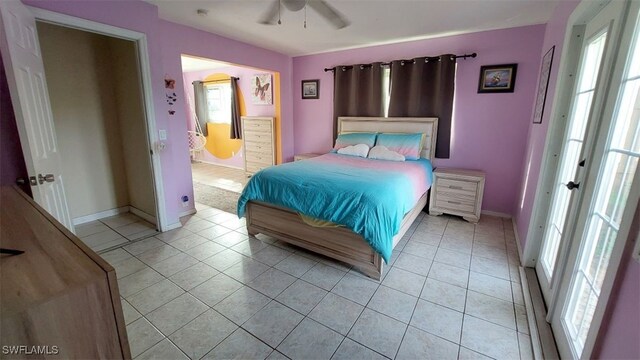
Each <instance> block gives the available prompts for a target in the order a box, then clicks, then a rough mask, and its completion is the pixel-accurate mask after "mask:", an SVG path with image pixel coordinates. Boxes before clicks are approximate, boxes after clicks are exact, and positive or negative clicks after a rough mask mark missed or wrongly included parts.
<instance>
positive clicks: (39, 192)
mask: <svg viewBox="0 0 640 360" xmlns="http://www.w3.org/2000/svg"><path fill="white" fill-rule="evenodd" d="M0 15H1V16H0V22H1V27H0V28H2V29H3V31H2V32H3V34H4V35H0V50H1V51H2V58H3V62H4V64H5V69H6V73H7V80H8V83H9V91H10V93H11V100H12V102H13V108H14V112H15V115H16V122H17V125H18V132H19V134H20V142H21V144H22V150H23V153H24V157H25V162H26V165H27V171H28V173H29V177H30V180H31V191H32V192H33V198H34V200H35V201H36V202H37V203H38V204H40V206H42V207H43V208H44V209H45V210H47V211H48V212H49V213H50V214H51V215H53V217H54V218H56V219H57V220H58V221H60V222H61V223H62V224H63V225H64V226H66V227H67V228H68V229H69V230H71V231H73V223H72V221H71V217H70V215H69V209H68V207H67V198H66V195H65V192H64V176H63V174H62V166H61V159H60V152H59V149H58V144H57V141H56V133H55V128H54V124H53V115H52V112H51V105H50V104H49V94H48V91H47V83H46V78H45V74H44V65H43V62H42V54H41V52H40V44H39V43H38V34H37V31H36V21H35V17H34V16H33V14H31V12H30V11H29V10H28V9H27V8H26V7H25V6H24V5H23V4H22V3H21V2H20V1H17V0H2V1H0Z"/></svg>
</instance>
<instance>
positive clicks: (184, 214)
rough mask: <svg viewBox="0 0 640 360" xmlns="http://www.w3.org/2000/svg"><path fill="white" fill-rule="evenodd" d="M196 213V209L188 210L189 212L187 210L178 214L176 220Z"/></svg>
mask: <svg viewBox="0 0 640 360" xmlns="http://www.w3.org/2000/svg"><path fill="white" fill-rule="evenodd" d="M196 212H198V211H197V210H196V209H189V210H187V211H183V212H181V213H179V214H178V218H181V217H183V216H189V215H193V214H195V213H196Z"/></svg>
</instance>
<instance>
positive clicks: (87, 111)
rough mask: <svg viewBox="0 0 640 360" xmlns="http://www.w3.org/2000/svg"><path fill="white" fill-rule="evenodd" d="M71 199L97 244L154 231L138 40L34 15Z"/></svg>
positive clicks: (77, 223)
mask: <svg viewBox="0 0 640 360" xmlns="http://www.w3.org/2000/svg"><path fill="white" fill-rule="evenodd" d="M36 27H37V31H38V38H39V42H40V49H41V51H42V58H43V63H44V67H45V75H46V79H47V87H48V92H49V99H50V103H51V110H52V113H53V124H54V127H55V133H56V137H57V144H58V147H59V151H60V154H61V156H62V159H63V162H62V172H63V173H64V174H65V176H66V183H65V192H66V194H67V204H68V207H69V213H70V215H71V218H72V221H73V225H74V227H75V232H76V235H78V236H79V237H80V238H81V239H82V240H83V241H84V242H85V243H86V244H87V245H89V246H90V247H91V248H92V249H94V250H96V251H101V250H106V249H109V248H112V247H115V246H119V245H123V244H125V243H127V242H129V241H134V240H139V239H143V238H146V237H149V236H153V235H155V234H156V232H157V230H156V225H155V224H156V223H157V216H156V207H157V204H156V199H155V194H154V187H153V180H152V179H153V175H152V170H151V166H152V165H151V161H150V158H149V142H148V139H147V136H146V123H145V116H144V108H143V103H142V98H143V94H142V91H141V85H140V73H139V69H138V67H137V66H131V65H132V64H134V65H135V64H136V63H137V59H136V44H135V42H133V41H129V40H124V39H118V38H114V37H109V36H106V35H102V34H96V33H92V32H87V31H82V30H77V29H72V28H69V27H64V26H60V25H55V24H50V23H46V22H42V21H37V22H36Z"/></svg>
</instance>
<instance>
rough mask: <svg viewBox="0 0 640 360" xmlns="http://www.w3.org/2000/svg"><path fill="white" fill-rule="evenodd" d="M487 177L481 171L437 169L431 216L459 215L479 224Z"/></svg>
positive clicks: (434, 173) (432, 192)
mask: <svg viewBox="0 0 640 360" xmlns="http://www.w3.org/2000/svg"><path fill="white" fill-rule="evenodd" d="M484 178H485V175H484V173H483V172H481V171H477V170H466V169H453V168H437V169H436V170H434V171H433V185H432V186H431V198H430V199H429V214H431V215H442V214H443V213H447V214H452V215H459V216H462V218H463V219H465V220H467V221H469V222H472V223H477V222H478V220H480V210H481V206H482V195H483V193H484Z"/></svg>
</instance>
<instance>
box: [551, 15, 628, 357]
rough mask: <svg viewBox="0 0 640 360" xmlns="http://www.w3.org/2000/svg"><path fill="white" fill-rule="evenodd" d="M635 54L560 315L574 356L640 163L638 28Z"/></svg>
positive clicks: (586, 328) (583, 337)
mask: <svg viewBox="0 0 640 360" xmlns="http://www.w3.org/2000/svg"><path fill="white" fill-rule="evenodd" d="M639 21H640V19H639ZM631 53H632V55H631V59H630V61H628V62H627V69H626V71H625V74H626V75H625V77H624V78H623V80H622V82H621V85H620V92H619V93H620V94H621V96H619V98H618V100H617V104H616V110H615V113H614V116H613V121H612V123H611V126H610V127H609V128H607V129H604V130H603V131H608V142H607V145H606V146H605V151H604V157H603V161H602V165H601V166H600V167H599V169H598V174H597V183H596V186H595V193H594V194H593V197H592V199H593V200H592V203H591V204H590V206H589V213H588V216H587V220H586V224H585V229H586V231H585V232H584V236H583V238H582V239H581V241H580V244H581V247H580V250H579V252H578V257H577V266H576V268H575V269H573V274H572V282H571V285H570V287H569V292H568V294H569V299H568V302H567V306H566V307H565V310H564V312H563V316H562V318H563V325H564V327H565V328H566V329H567V333H568V335H569V337H570V339H569V340H570V346H571V348H572V350H573V353H574V355H575V354H582V351H583V349H584V346H585V341H586V339H587V335H588V332H589V328H590V325H591V321H592V319H593V316H594V313H595V308H596V305H597V304H598V300H599V297H600V292H601V290H602V285H603V281H604V278H605V275H606V273H607V269H608V265H609V260H610V257H611V253H612V250H613V246H614V244H615V241H616V240H617V238H618V231H619V229H620V224H621V221H622V215H623V213H624V210H625V207H626V205H627V198H628V197H629V194H630V191H631V184H632V182H633V179H634V177H635V175H636V174H637V167H638V162H639V160H640V125H639V123H640V34H639V33H638V27H637V26H636V31H635V35H634V41H633V47H632V52H631Z"/></svg>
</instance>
